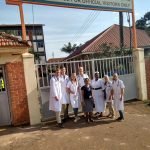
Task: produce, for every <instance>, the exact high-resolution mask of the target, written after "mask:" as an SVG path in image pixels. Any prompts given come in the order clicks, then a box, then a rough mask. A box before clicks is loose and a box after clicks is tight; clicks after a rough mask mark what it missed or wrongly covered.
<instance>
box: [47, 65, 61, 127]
mask: <svg viewBox="0 0 150 150" xmlns="http://www.w3.org/2000/svg"><path fill="white" fill-rule="evenodd" d="M49 110H52V111H54V112H55V113H56V120H57V123H58V127H60V128H63V125H62V121H61V110H62V90H61V80H60V69H59V68H57V69H56V72H55V75H54V76H53V77H52V78H51V80H50V99H49Z"/></svg>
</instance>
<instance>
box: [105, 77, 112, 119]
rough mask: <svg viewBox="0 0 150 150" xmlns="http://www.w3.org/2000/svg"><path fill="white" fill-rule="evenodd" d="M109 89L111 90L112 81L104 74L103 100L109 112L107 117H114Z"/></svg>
mask: <svg viewBox="0 0 150 150" xmlns="http://www.w3.org/2000/svg"><path fill="white" fill-rule="evenodd" d="M111 90H112V82H111V81H110V80H109V76H108V75H105V76H104V93H105V96H104V98H105V102H106V104H107V107H108V109H109V114H108V115H107V117H110V118H114V108H113V101H112V96H111Z"/></svg>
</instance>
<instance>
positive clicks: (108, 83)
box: [104, 81, 112, 102]
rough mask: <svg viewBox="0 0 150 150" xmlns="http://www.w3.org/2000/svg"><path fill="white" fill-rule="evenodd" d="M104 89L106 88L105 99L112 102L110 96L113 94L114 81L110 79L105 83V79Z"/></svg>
mask: <svg viewBox="0 0 150 150" xmlns="http://www.w3.org/2000/svg"><path fill="white" fill-rule="evenodd" d="M104 89H105V90H106V100H105V102H112V100H109V97H110V95H111V90H112V82H111V81H108V82H107V83H106V84H105V81H104Z"/></svg>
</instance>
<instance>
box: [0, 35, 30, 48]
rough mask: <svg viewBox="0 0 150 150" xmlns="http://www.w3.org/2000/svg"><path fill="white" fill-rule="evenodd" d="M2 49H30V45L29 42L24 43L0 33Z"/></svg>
mask: <svg viewBox="0 0 150 150" xmlns="http://www.w3.org/2000/svg"><path fill="white" fill-rule="evenodd" d="M0 47H30V45H29V43H28V42H27V41H22V40H21V39H19V38H17V37H15V36H12V35H9V34H6V33H5V32H0Z"/></svg>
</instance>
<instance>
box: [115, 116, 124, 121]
mask: <svg viewBox="0 0 150 150" xmlns="http://www.w3.org/2000/svg"><path fill="white" fill-rule="evenodd" d="M116 121H124V118H121V117H119V118H117V119H116Z"/></svg>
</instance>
